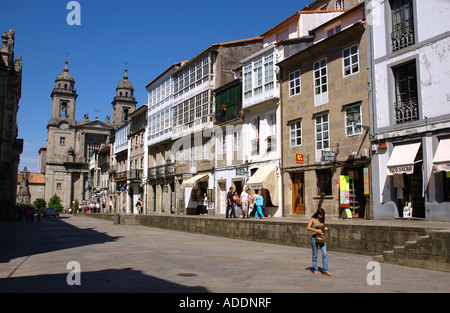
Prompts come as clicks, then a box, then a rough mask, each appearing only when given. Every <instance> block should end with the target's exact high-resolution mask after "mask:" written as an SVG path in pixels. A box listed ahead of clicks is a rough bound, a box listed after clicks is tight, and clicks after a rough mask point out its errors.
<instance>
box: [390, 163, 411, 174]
mask: <svg viewBox="0 0 450 313" xmlns="http://www.w3.org/2000/svg"><path fill="white" fill-rule="evenodd" d="M388 171H389V174H390V175H394V174H412V173H414V165H413V164H409V165H400V166H390V167H388Z"/></svg>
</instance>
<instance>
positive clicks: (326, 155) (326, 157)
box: [322, 150, 337, 162]
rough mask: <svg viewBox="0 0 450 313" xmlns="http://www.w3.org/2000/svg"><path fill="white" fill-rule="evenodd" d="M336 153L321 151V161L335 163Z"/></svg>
mask: <svg viewBox="0 0 450 313" xmlns="http://www.w3.org/2000/svg"><path fill="white" fill-rule="evenodd" d="M336 155H337V153H336V151H325V150H322V161H329V162H336Z"/></svg>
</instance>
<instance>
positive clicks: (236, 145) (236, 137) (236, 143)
mask: <svg viewBox="0 0 450 313" xmlns="http://www.w3.org/2000/svg"><path fill="white" fill-rule="evenodd" d="M240 150H241V130H240V129H238V130H236V131H235V132H233V151H240Z"/></svg>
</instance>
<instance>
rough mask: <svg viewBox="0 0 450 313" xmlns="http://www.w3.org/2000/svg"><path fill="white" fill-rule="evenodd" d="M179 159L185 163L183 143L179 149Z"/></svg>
mask: <svg viewBox="0 0 450 313" xmlns="http://www.w3.org/2000/svg"><path fill="white" fill-rule="evenodd" d="M178 156H179V157H178V159H179V162H180V163H184V149H183V145H181V146H180V149H179V150H178Z"/></svg>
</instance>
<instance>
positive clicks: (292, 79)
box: [289, 70, 301, 97]
mask: <svg viewBox="0 0 450 313" xmlns="http://www.w3.org/2000/svg"><path fill="white" fill-rule="evenodd" d="M300 91H301V89H300V70H297V71H295V72H292V73H290V74H289V96H290V97H292V96H295V95H298V94H300Z"/></svg>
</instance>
